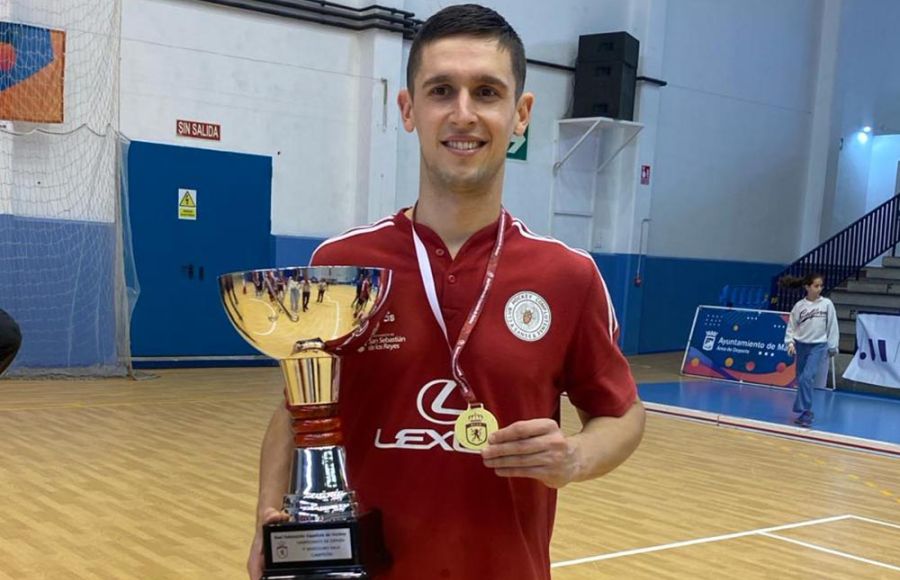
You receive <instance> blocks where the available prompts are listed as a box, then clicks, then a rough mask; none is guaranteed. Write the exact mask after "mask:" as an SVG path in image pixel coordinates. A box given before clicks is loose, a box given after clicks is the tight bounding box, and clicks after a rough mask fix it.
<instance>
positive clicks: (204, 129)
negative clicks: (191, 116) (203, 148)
mask: <svg viewBox="0 0 900 580" xmlns="http://www.w3.org/2000/svg"><path fill="white" fill-rule="evenodd" d="M175 132H176V133H177V135H178V136H179V137H192V138H194V139H209V140H211V141H221V139H222V126H221V125H216V124H215V123H201V122H199V121H184V120H182V119H178V122H177V123H176V125H175Z"/></svg>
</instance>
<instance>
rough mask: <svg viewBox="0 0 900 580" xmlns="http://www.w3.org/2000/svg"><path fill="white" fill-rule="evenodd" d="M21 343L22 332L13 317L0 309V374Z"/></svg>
mask: <svg viewBox="0 0 900 580" xmlns="http://www.w3.org/2000/svg"><path fill="white" fill-rule="evenodd" d="M21 345H22V332H21V331H20V330H19V325H18V324H16V321H15V320H13V317H12V316H10V315H9V314H7V313H6V311H5V310H3V309H0V374H3V371H5V370H6V368H7V367H8V366H9V365H11V364H12V361H13V359H14V358H16V353H17V352H19V347H20V346H21Z"/></svg>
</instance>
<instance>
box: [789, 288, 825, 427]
mask: <svg viewBox="0 0 900 580" xmlns="http://www.w3.org/2000/svg"><path fill="white" fill-rule="evenodd" d="M780 283H781V285H782V286H787V287H790V288H799V287H800V286H801V285H802V286H803V289H804V290H806V297H805V298H802V299H801V300H800V301H798V302H797V304H795V305H794V309H793V310H791V317H790V320H789V321H788V326H787V331H786V332H785V337H784V341H785V342H786V343H787V349H788V354H790V355H791V356H794V355H795V354H796V356H797V397H796V399H794V412H795V413H799V415H798V416H797V418H796V419H794V423H797V424H798V425H800V426H801V427H809V426H811V425H812V422H813V412H812V397H813V388H815V384H814V383H815V380H816V376H817V375H818V373H819V369H821V368H822V366H823V365H824V364H825V361H826V360H827V359H826V357H828V356H834V355H836V354H837V351H838V338H839V336H840V334H839V332H838V321H837V313H836V312H835V310H834V304H832V303H831V300H829V299H828V298H823V297H822V288H823V287H824V286H825V278H824V277H823V276H822V275H821V274H818V273H813V274H808V275H807V276H806V277H804V278H791V277H787V276H786V277H784V278H782V279H781V280H780Z"/></svg>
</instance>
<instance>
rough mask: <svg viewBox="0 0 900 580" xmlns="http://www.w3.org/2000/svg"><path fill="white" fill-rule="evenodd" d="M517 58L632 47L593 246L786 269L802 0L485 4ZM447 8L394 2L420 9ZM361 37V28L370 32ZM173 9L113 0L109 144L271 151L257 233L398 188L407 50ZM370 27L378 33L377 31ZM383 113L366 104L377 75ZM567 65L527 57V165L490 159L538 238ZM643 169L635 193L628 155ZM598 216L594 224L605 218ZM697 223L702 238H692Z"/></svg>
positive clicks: (232, 15)
mask: <svg viewBox="0 0 900 580" xmlns="http://www.w3.org/2000/svg"><path fill="white" fill-rule="evenodd" d="M486 3H487V4H488V5H489V6H491V7H493V8H495V9H497V10H498V11H500V12H501V13H502V14H504V15H505V16H506V17H507V18H508V19H509V20H510V22H511V24H512V25H513V26H514V27H516V29H517V30H518V32H519V33H520V35H521V36H522V38H523V40H524V42H525V46H526V52H527V54H528V56H529V58H533V59H537V60H545V61H550V62H556V63H560V64H565V65H571V64H573V63H574V60H575V55H576V51H577V39H578V35H580V34H589V33H596V32H607V31H616V30H626V31H629V32H630V33H631V34H633V35H634V36H636V37H637V38H639V39H640V40H641V62H640V66H639V71H638V72H639V74H644V75H648V76H653V77H657V78H662V79H664V80H666V81H668V82H669V86H667V87H665V88H657V87H653V86H651V85H647V84H640V85H639V89H638V103H637V111H638V115H639V117H638V118H637V119H636V120H638V121H640V122H642V123H643V124H644V125H645V128H644V131H643V132H642V133H641V135H639V137H638V140H637V142H636V144H635V146H634V148H633V149H632V150H631V152H630V155H631V158H632V159H634V160H635V161H630V163H632V165H635V169H634V172H633V175H629V173H628V168H627V167H626V168H625V169H624V170H623V174H622V175H623V176H624V177H622V178H621V179H620V180H619V182H618V183H614V184H613V185H612V186H610V185H609V184H607V191H606V193H607V194H608V193H609V190H610V189H612V190H614V191H613V192H612V194H613V195H614V200H613V203H611V204H610V205H608V207H606V208H605V210H604V211H608V212H609V213H610V215H611V216H613V218H612V219H611V220H607V221H609V222H610V223H605V225H603V228H605V233H604V235H605V238H606V239H605V240H604V243H603V245H601V247H600V250H601V251H609V252H620V253H634V252H637V251H638V244H639V239H638V232H639V227H640V221H641V220H642V219H644V218H647V217H649V218H651V219H652V224H651V228H650V235H649V253H650V254H653V255H659V256H673V257H683V258H707V259H726V260H748V261H760V262H786V261H789V260H790V259H792V258H794V257H796V255H797V253H798V239H799V233H798V229H799V226H798V225H797V224H798V220H799V219H800V218H801V215H802V210H801V204H802V203H803V196H804V194H805V192H806V185H807V177H808V176H807V173H808V170H809V167H810V166H809V163H808V160H809V156H810V134H811V131H812V126H811V119H812V111H813V103H814V101H815V97H816V81H817V79H818V78H819V77H818V76H817V75H816V66H817V65H818V60H819V42H820V28H821V20H822V18H821V7H820V3H819V2H818V0H793V1H792V2H787V3H786V2H781V1H779V0H764V1H760V2H745V1H743V0H601V1H597V0H571V1H569V2H565V3H550V2H543V1H538V0H527V1H522V0H492V1H489V2H486ZM447 4H449V2H446V1H443V0H442V1H440V2H438V1H435V0H406V1H402V0H396V1H395V2H393V5H395V6H398V7H400V8H403V9H405V10H408V11H411V12H413V13H415V15H416V17H417V18H420V19H425V18H427V17H428V16H430V15H431V14H432V13H433V12H435V11H436V10H438V9H440V8H442V7H443V6H445V5H447ZM379 34H380V33H379ZM379 34H376V35H375V36H374V37H373V35H372V34H362V35H360V34H355V33H353V32H350V31H343V30H340V29H336V28H330V27H324V26H320V25H316V24H311V23H303V22H299V21H292V20H287V19H283V18H277V17H271V16H266V15H260V14H255V13H252V12H248V11H238V10H233V9H228V8H223V7H218V6H212V5H206V4H202V3H196V2H191V1H190V0H128V2H126V3H125V10H124V18H123V62H122V130H123V132H125V133H126V134H127V135H128V136H130V137H132V138H134V139H139V140H149V141H157V142H164V143H179V144H183V145H189V146H196V147H217V148H222V149H227V150H232V151H243V152H251V153H258V154H264V155H271V156H272V157H273V159H274V160H275V162H274V178H273V204H272V216H273V233H274V234H277V235H306V236H326V235H331V234H334V233H336V232H338V231H341V230H343V229H345V228H347V227H350V226H352V225H355V224H358V223H360V222H362V221H367V220H370V219H374V218H375V217H378V216H380V215H384V214H385V213H390V212H391V211H393V210H394V209H395V208H397V207H400V206H402V205H407V204H409V203H411V202H412V201H413V200H414V199H415V195H416V191H417V185H418V164H419V160H418V157H419V155H418V143H417V141H416V138H415V136H414V135H408V134H406V133H404V132H402V129H401V128H400V126H399V123H398V118H397V115H396V105H395V99H396V94H397V90H399V88H400V87H401V86H402V85H403V84H404V83H405V79H404V68H405V58H406V52H407V51H408V49H409V42H404V41H401V40H400V39H399V37H397V36H396V35H390V34H389V33H383V35H379ZM385 35H386V36H385ZM382 79H384V82H386V83H387V87H388V109H387V110H384V109H383V107H382V106H381V103H380V101H381V99H382V98H383V87H384V84H383V81H382ZM572 83H573V76H572V75H571V74H570V73H567V72H565V71H556V70H552V69H547V68H544V67H540V66H529V69H528V80H527V83H526V88H527V90H529V91H532V92H534V93H535V94H536V96H537V101H536V105H535V110H534V119H533V122H532V126H531V130H530V142H529V152H528V161H527V162H526V163H516V162H511V163H509V164H508V168H507V182H506V190H505V201H506V204H507V206H508V207H509V208H510V209H511V211H512V212H513V213H514V214H516V215H518V216H519V217H521V218H522V219H524V220H525V221H526V222H527V223H529V225H531V226H532V227H533V228H534V229H536V230H537V231H538V232H542V233H546V232H547V231H548V229H549V215H548V213H549V212H548V210H549V199H550V198H549V196H550V190H551V184H552V179H553V177H552V171H551V167H552V161H553V142H552V139H553V130H554V126H555V122H556V120H557V119H560V118H563V117H565V116H566V114H567V112H568V109H569V107H570V101H571V94H572V91H571V87H572ZM179 118H182V119H191V120H199V121H209V122H214V123H219V124H221V125H222V131H223V140H222V141H221V142H219V143H214V142H201V141H193V140H186V139H183V138H177V137H176V136H175V134H174V133H175V129H174V124H175V120H176V119H179ZM642 163H648V164H651V165H652V166H653V176H652V181H651V184H650V185H649V186H639V185H637V179H638V174H637V170H636V165H639V164H642ZM610 224H611V225H610ZM697 232H702V235H697Z"/></svg>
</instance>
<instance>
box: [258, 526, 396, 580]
mask: <svg viewBox="0 0 900 580" xmlns="http://www.w3.org/2000/svg"><path fill="white" fill-rule="evenodd" d="M263 555H264V556H265V569H264V571H263V575H262V580H344V579H346V580H369V579H372V578H375V577H377V574H378V573H379V572H382V571H384V570H385V569H387V568H388V567H389V566H390V555H389V554H388V552H387V550H386V549H385V547H384V536H383V535H382V530H381V512H379V511H377V510H375V511H371V512H367V513H365V514H363V515H361V516H359V518H356V519H350V520H346V521H338V522H280V523H276V524H267V525H265V526H263Z"/></svg>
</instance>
